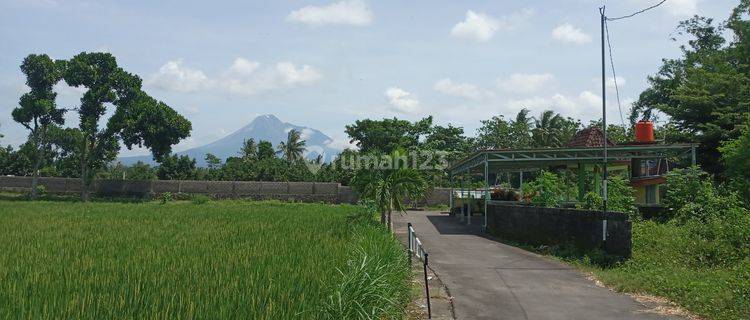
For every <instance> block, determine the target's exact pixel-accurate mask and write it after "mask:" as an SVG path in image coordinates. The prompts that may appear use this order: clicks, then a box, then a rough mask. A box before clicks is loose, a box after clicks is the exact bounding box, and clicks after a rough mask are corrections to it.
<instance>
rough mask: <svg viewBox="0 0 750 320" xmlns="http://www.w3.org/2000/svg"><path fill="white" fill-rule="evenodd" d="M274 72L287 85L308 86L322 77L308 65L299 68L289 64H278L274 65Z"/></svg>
mask: <svg viewBox="0 0 750 320" xmlns="http://www.w3.org/2000/svg"><path fill="white" fill-rule="evenodd" d="M276 72H277V73H278V75H279V77H280V79H281V81H283V82H284V83H285V84H287V85H296V84H310V83H313V82H315V81H317V80H319V79H320V78H321V77H322V76H321V74H320V72H318V70H315V69H313V67H311V66H308V65H302V66H300V67H299V68H297V66H295V65H294V64H293V63H291V62H279V63H277V64H276Z"/></svg>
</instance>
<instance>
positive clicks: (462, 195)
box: [458, 174, 466, 221]
mask: <svg viewBox="0 0 750 320" xmlns="http://www.w3.org/2000/svg"><path fill="white" fill-rule="evenodd" d="M460 177H461V195H460V196H459V197H458V199H460V200H461V203H460V206H461V215H459V216H458V219H459V221H464V214H466V212H465V210H464V204H466V198H464V197H466V195H465V194H464V180H466V177H464V175H463V174H461V175H460Z"/></svg>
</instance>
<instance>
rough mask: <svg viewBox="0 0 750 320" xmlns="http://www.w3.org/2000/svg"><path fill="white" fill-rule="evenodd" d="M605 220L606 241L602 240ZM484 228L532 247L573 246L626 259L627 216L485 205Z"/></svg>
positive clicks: (574, 210)
mask: <svg viewBox="0 0 750 320" xmlns="http://www.w3.org/2000/svg"><path fill="white" fill-rule="evenodd" d="M604 217H606V218H607V227H606V232H607V241H606V242H605V241H603V239H602V231H603V218H604ZM487 227H488V229H489V231H490V233H491V234H494V235H496V236H499V237H501V238H504V239H508V240H514V241H520V242H524V243H528V244H533V245H557V244H563V243H574V244H575V245H576V246H577V247H579V248H581V249H593V248H603V249H604V251H605V252H607V253H609V254H613V255H617V256H622V257H630V253H631V247H632V243H631V223H630V221H629V220H628V217H627V215H625V214H623V213H619V212H608V213H607V214H606V215H604V214H603V213H602V212H600V211H587V210H576V209H559V208H541V207H533V206H519V205H500V204H489V205H487Z"/></svg>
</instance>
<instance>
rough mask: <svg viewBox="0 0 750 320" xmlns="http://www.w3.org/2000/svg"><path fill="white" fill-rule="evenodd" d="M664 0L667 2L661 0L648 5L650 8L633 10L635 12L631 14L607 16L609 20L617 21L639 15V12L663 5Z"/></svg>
mask: <svg viewBox="0 0 750 320" xmlns="http://www.w3.org/2000/svg"><path fill="white" fill-rule="evenodd" d="M664 2H667V0H661V2H659V3H657V4H655V5H653V6H650V7H648V8H645V9H641V10H638V11H636V12H633V13H631V14H629V15H626V16H622V17H617V18H609V17H607V20H608V21H616V20H621V19H627V18H631V17H634V16H637V15H639V14H641V13H644V12H646V11H649V10H651V9H654V8H656V7H658V6H660V5H662V4H664Z"/></svg>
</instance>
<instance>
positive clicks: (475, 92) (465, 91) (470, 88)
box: [434, 78, 482, 99]
mask: <svg viewBox="0 0 750 320" xmlns="http://www.w3.org/2000/svg"><path fill="white" fill-rule="evenodd" d="M434 89H435V91H437V92H440V93H444V94H447V95H451V96H457V97H463V98H469V99H479V98H481V97H482V93H481V92H480V91H479V89H478V88H477V86H475V85H473V84H470V83H455V82H453V80H451V79H448V78H445V79H441V80H439V81H438V82H436V83H435V86H434Z"/></svg>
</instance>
